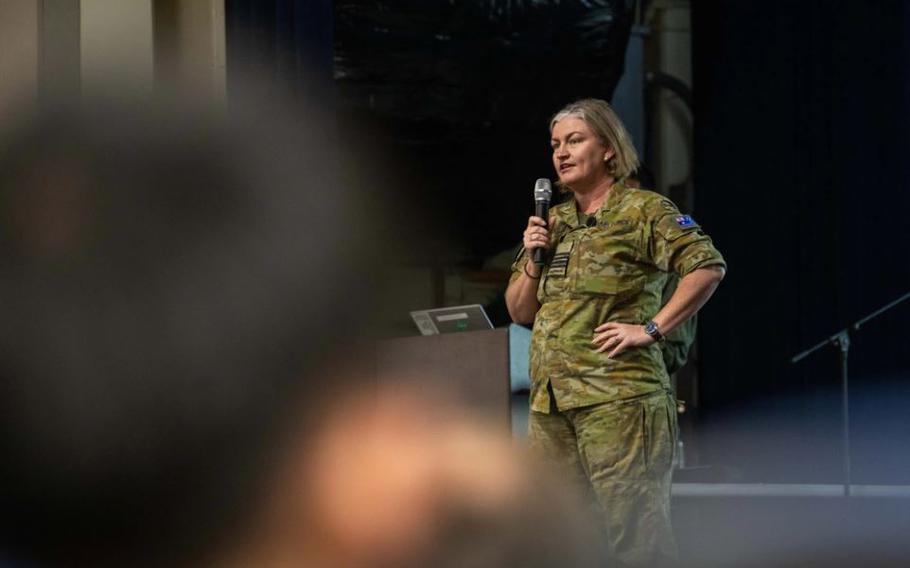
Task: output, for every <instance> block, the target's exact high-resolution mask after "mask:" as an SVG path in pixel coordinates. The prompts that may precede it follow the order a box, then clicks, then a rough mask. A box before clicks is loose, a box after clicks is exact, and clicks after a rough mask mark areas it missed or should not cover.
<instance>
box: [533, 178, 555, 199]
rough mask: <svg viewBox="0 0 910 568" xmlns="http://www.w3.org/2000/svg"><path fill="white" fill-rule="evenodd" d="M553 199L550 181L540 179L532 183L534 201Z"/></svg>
mask: <svg viewBox="0 0 910 568" xmlns="http://www.w3.org/2000/svg"><path fill="white" fill-rule="evenodd" d="M551 197H553V188H552V187H551V186H550V180H548V179H547V178H540V179H538V180H537V181H536V182H534V201H550V198H551Z"/></svg>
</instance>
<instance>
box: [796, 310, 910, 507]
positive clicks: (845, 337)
mask: <svg viewBox="0 0 910 568" xmlns="http://www.w3.org/2000/svg"><path fill="white" fill-rule="evenodd" d="M908 298H910V292H907V293H906V294H904V295H903V296H901V297H900V298H898V299H896V300H894V301H893V302H891V303H889V304H886V305H884V306H882V307H881V308H879V309H877V310H875V311H874V312H872V313H871V314H869V315H868V316H866V317H864V318H862V319H861V320H859V321H857V322H856V323H854V324H853V325H849V326H847V327H845V328H844V329H842V330H840V331H838V332H837V333H835V334H834V335H832V336H831V337H828V338H827V339H824V340H822V341H820V342H819V343H817V344H815V345H813V346H812V347H810V348H808V349H806V350H805V351H803V352H801V353H797V354H796V355H794V356H793V357H792V358H791V359H790V362H791V363H797V362H799V361H801V360H803V359H805V358H806V357H808V356H809V355H811V354H812V353H814V352H816V351H818V350H819V349H821V348H822V347H824V346H826V345H834V346H836V347H837V348H838V351H839V352H840V378H841V404H842V410H841V412H842V427H843V448H844V497H849V496H850V396H849V392H848V389H847V386H848V381H847V356H848V355H849V353H850V333H849V332H850V329H851V328H852V329H853V331H859V328H860V327H862V326H863V325H864V324H865V323H866V322H868V321H869V320H871V319H874V318H876V317H878V316H880V315H882V314H883V313H885V312H887V311H888V310H890V309H891V308H893V307H895V306H896V305H898V304H900V303H901V302H903V301H904V300H906V299H908Z"/></svg>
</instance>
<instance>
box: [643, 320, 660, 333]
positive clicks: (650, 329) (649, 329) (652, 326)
mask: <svg viewBox="0 0 910 568" xmlns="http://www.w3.org/2000/svg"><path fill="white" fill-rule="evenodd" d="M656 331H657V324H656V323H654V322H653V321H649V322H648V323H646V324H645V333H647V334H648V335H654V333H655V332H656Z"/></svg>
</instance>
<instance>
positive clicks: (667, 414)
mask: <svg viewBox="0 0 910 568" xmlns="http://www.w3.org/2000/svg"><path fill="white" fill-rule="evenodd" d="M554 399H555V397H553V396H552V393H551V396H550V400H551V403H550V413H549V414H546V413H543V412H534V411H533V410H532V411H531V414H530V417H529V421H528V430H529V437H530V440H531V447H532V448H534V449H535V450H536V451H538V452H539V453H541V454H542V455H543V456H544V458H545V459H546V460H547V461H550V462H555V465H556V466H557V467H558V468H561V469H564V470H565V471H566V475H568V476H570V478H571V479H573V481H574V482H576V483H578V484H579V486H580V488H581V490H582V491H583V492H585V493H587V494H589V495H590V494H591V493H592V492H593V496H592V497H593V499H592V501H593V502H594V503H595V507H597V508H598V509H599V510H598V511H597V512H598V513H599V515H602V518H603V520H604V523H605V532H606V538H607V541H608V543H609V549H610V552H611V553H612V557H613V558H614V559H615V563H616V565H617V566H661V565H663V564H669V563H671V562H672V561H673V560H674V559H675V558H676V556H677V552H676V541H675V539H674V538H673V529H672V527H671V525H670V483H671V476H672V472H673V452H674V449H675V447H676V436H677V422H676V405H675V403H674V400H673V398H672V396H671V395H670V394H669V393H666V392H664V391H659V392H657V393H653V394H648V395H645V396H642V397H637V398H633V399H627V400H621V401H616V402H608V403H603V404H596V405H592V406H586V407H581V408H573V409H569V410H563V411H560V410H558V409H557V408H556V407H555V404H554V403H553V402H552V401H553V400H554Z"/></svg>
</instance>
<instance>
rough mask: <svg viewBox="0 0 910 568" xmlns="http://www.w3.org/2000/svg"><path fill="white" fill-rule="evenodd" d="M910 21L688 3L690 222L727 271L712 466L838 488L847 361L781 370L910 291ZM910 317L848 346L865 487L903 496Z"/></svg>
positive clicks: (728, 2) (709, 446)
mask: <svg viewBox="0 0 910 568" xmlns="http://www.w3.org/2000/svg"><path fill="white" fill-rule="evenodd" d="M908 6H910V3H907V2H904V1H903V0H879V1H875V2H855V1H853V2H848V1H839V0H838V1H835V0H808V1H804V2H790V1H783V0H779V1H761V2H758V1H743V0H717V1H705V0H698V1H696V2H693V8H694V10H693V31H694V38H695V44H694V62H693V63H694V100H695V116H696V134H695V168H696V170H695V177H696V185H697V206H696V207H697V213H698V216H699V221H700V222H701V223H702V224H703V225H704V226H705V227H706V228H707V229H708V231H709V233H710V234H711V235H712V236H713V237H714V238H715V241H716V243H717V245H718V247H719V248H720V249H721V251H722V252H723V253H724V254H725V256H726V258H727V259H728V261H729V274H728V277H727V279H726V280H725V281H724V282H723V284H722V285H721V288H720V289H719V292H718V293H717V295H716V297H715V298H714V299H713V300H712V301H711V303H710V304H709V305H708V306H707V308H706V309H705V311H704V312H703V315H702V317H701V320H700V326H701V334H700V361H701V378H702V381H701V385H700V388H701V392H700V395H701V407H702V409H704V411H705V415H704V417H705V418H706V421H705V424H704V426H705V430H706V431H707V430H708V427H710V428H711V431H712V432H714V434H712V436H714V437H713V438H711V439H710V440H709V441H708V442H706V443H705V444H703V446H704V448H706V455H705V456H704V458H705V461H707V462H714V463H727V464H732V465H734V466H736V467H739V468H741V471H742V472H743V475H745V476H746V477H754V478H756V479H760V480H765V481H784V480H786V481H793V480H799V479H802V480H815V481H829V482H837V481H838V480H839V479H840V460H841V453H840V423H839V420H840V392H839V384H840V383H839V366H838V358H837V351H836V349H835V348H833V347H829V348H827V349H825V350H823V351H821V352H818V353H815V354H814V355H813V356H812V357H811V359H807V360H805V361H803V362H801V363H800V364H798V365H791V364H790V363H789V358H790V356H792V355H793V354H795V353H796V352H798V351H800V350H802V349H803V348H805V347H807V346H810V345H811V344H813V343H815V342H817V341H819V340H821V339H822V338H823V337H825V336H826V334H831V333H833V332H834V331H837V330H839V329H841V328H843V327H845V326H846V325H848V324H849V323H851V322H853V321H855V320H857V319H859V318H861V317H863V316H864V315H866V314H867V313H869V312H872V311H873V310H875V309H876V308H877V307H879V306H881V305H883V304H885V303H887V302H888V301H890V300H892V299H894V298H896V297H898V296H900V295H901V294H903V293H905V292H906V291H908V290H910V221H908V216H910V188H908V183H910V171H908V168H910V160H908V159H907V158H908V155H910V152H908V151H910V140H908V131H910V129H908V126H910V124H908V122H910V121H908V100H910V99H908V94H910V89H908V85H910V66H908V54H910V52H908V45H907V40H906V39H905V37H906V34H907V28H908V22H910V12H908ZM908 318H910V302H908V303H907V304H905V305H902V306H900V307H898V308H897V309H895V310H894V311H892V312H891V313H889V314H886V315H884V316H882V317H881V318H880V319H878V320H876V321H874V322H871V323H869V324H868V326H867V327H865V328H863V330H861V331H860V332H856V333H854V334H853V344H852V348H851V350H850V378H851V395H852V400H851V404H852V405H853V406H852V415H851V420H852V428H853V436H854V448H853V458H854V459H853V467H854V479H855V480H856V481H857V482H860V483H876V482H877V483H907V482H910V467H907V458H906V457H905V455H904V454H905V453H906V452H905V450H904V449H902V448H903V447H904V446H905V443H906V440H907V439H908V437H910V418H908V413H907V412H905V411H904V410H903V409H904V408H906V405H907V403H908V402H910V388H908V385H910V349H908V348H907V346H906V344H907V340H906V338H905V332H906V324H905V322H906V321H908ZM765 418H767V419H765Z"/></svg>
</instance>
